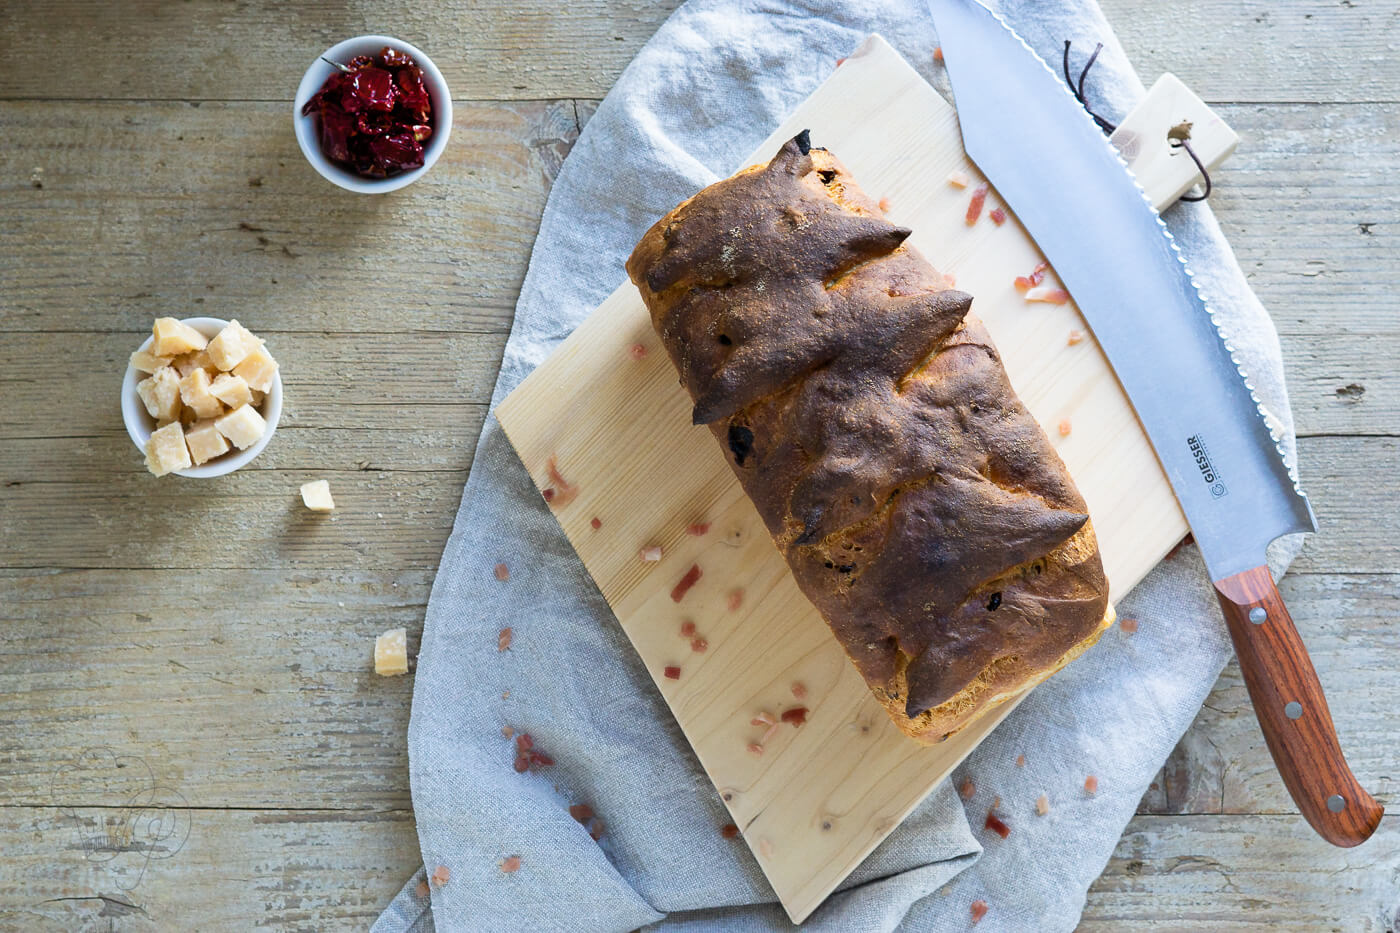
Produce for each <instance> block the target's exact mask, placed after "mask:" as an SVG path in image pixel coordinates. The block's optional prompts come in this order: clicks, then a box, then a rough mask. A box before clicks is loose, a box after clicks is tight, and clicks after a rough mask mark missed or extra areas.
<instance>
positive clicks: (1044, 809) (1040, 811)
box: [1035, 794, 1050, 816]
mask: <svg viewBox="0 0 1400 933" xmlns="http://www.w3.org/2000/svg"><path fill="white" fill-rule="evenodd" d="M1049 812H1050V798H1049V797H1047V796H1045V795H1044V794H1041V795H1040V796H1039V797H1037V798H1035V813H1036V815H1037V816H1044V815H1045V814H1047V813H1049Z"/></svg>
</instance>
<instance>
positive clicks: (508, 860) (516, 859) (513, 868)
mask: <svg viewBox="0 0 1400 933" xmlns="http://www.w3.org/2000/svg"><path fill="white" fill-rule="evenodd" d="M501 871H503V872H505V873H506V874H507V875H510V874H514V873H515V872H517V871H520V856H518V855H507V856H506V857H505V858H503V859H501Z"/></svg>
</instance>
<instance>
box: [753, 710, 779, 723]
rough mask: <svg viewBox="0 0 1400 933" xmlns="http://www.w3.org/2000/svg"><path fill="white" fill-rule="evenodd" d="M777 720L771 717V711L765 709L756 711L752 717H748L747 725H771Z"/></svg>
mask: <svg viewBox="0 0 1400 933" xmlns="http://www.w3.org/2000/svg"><path fill="white" fill-rule="evenodd" d="M777 721H778V720H776V719H774V718H773V714H772V713H770V712H768V711H767V710H759V711H758V712H757V713H755V714H754V717H753V719H750V720H749V725H751V726H771V725H773V723H775V722H777Z"/></svg>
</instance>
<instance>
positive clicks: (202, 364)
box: [170, 350, 218, 379]
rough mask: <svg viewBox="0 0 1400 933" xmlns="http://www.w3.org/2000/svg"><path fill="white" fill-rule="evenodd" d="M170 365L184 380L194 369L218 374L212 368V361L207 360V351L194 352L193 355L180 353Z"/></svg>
mask: <svg viewBox="0 0 1400 933" xmlns="http://www.w3.org/2000/svg"><path fill="white" fill-rule="evenodd" d="M170 365H172V366H174V367H175V371H176V372H177V373H179V374H180V378H181V379H183V378H185V377H186V376H188V375H189V374H190V373H192V372H194V371H195V370H196V369H204V370H209V371H210V372H218V370H216V369H215V368H214V361H213V360H211V359H209V352H208V351H207V350H195V351H194V352H193V353H182V354H180V355H179V356H177V357H175V359H174V360H172V361H171V364H170Z"/></svg>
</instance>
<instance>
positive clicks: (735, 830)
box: [719, 823, 739, 839]
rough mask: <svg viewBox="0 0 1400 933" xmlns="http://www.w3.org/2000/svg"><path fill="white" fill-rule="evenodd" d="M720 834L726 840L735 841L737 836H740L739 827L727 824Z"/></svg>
mask: <svg viewBox="0 0 1400 933" xmlns="http://www.w3.org/2000/svg"><path fill="white" fill-rule="evenodd" d="M719 834H720V836H722V837H723V838H725V839H733V838H734V837H735V836H737V835H739V827H737V826H735V825H734V824H733V823H725V824H724V825H723V826H721V827H720V828H719Z"/></svg>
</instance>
